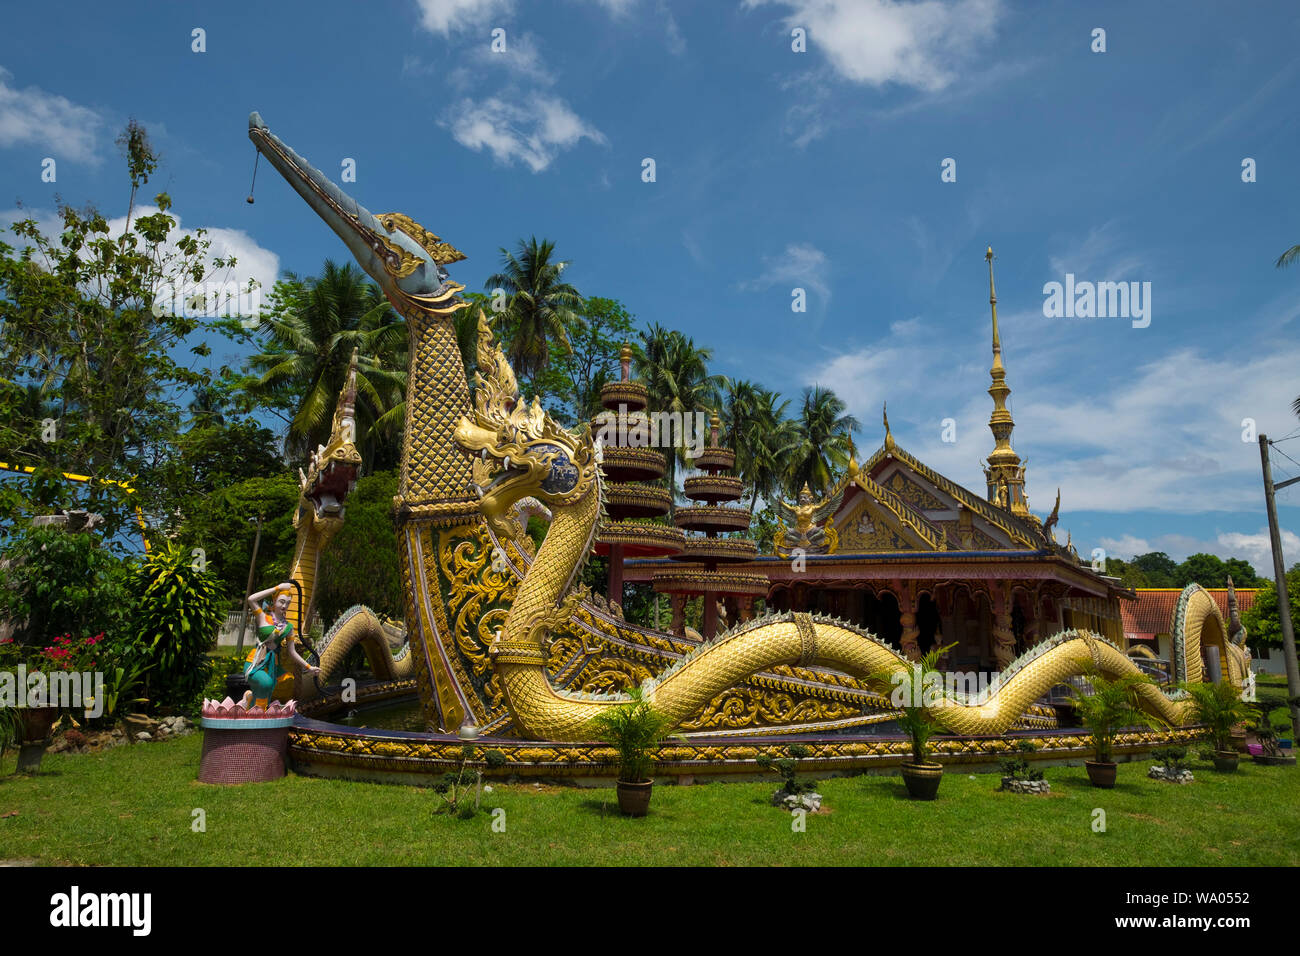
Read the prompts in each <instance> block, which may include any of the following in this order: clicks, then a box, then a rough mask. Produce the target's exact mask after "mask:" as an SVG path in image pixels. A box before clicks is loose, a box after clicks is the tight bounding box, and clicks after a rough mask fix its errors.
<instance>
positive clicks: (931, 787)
mask: <svg viewBox="0 0 1300 956" xmlns="http://www.w3.org/2000/svg"><path fill="white" fill-rule="evenodd" d="M955 646H956V645H953V644H950V645H949V646H948V647H933V648H931V649H930V651H929V652H928V653H926V654H924V655H923V656H922V657H921V659H920V660H918V661H916V662H914V663H913V664H912V666H911V667H910V668H909V669H908V670H906V671H904V672H902V673H899V672H897V671H894V672H890V673H887V674H881V675H878V676H880V677H881V678H883V679H887V680H889V681H890V682H891V683H892V684H894V690H893V692H892V694H891V697H890V700H891V702H892V703H893V704H894V705H895V706H896V707H899V708H900V713H899V717H898V727H899V729H900V730H902V731H903V733H905V734H907V736H908V739H909V741H910V742H911V744H912V759H911V760H910V761H908V762H905V763H904V764H903V765H902V767H900V768H899V770H900V772H901V773H902V775H903V783H904V784H905V785H906V787H907V795H908V796H909V797H911V798H912V799H913V800H933V799H934V798H935V795H936V794H937V793H938V792H939V784H940V783H942V782H943V765H942V764H940V763H938V762H937V761H933V760H931V759H930V738H931V737H933V736H934V735H935V734H936V733H937V732H938V731H939V730H940V729H941V726H940V724H939V722H938V721H936V720H935V719H934V718H933V717H931V716H930V712H929V711H928V710H926V708H925V707H924V706H922V705H923V703H925V698H926V695H927V694H929V693H932V692H933V691H932V688H933V687H934V686H935V685H936V683H937V682H936V681H935V677H936V676H938V675H939V658H940V657H942V656H943V655H944V654H945V653H947V652H948V651H949V650H951V649H952V648H953V647H955ZM927 678H929V679H928V680H927ZM938 686H942V685H941V684H939V685H938Z"/></svg>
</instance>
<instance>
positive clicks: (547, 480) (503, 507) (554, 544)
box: [455, 313, 1186, 740]
mask: <svg viewBox="0 0 1300 956" xmlns="http://www.w3.org/2000/svg"><path fill="white" fill-rule="evenodd" d="M479 325H480V331H479V356H478V363H479V368H480V374H479V375H478V376H476V386H477V388H476V392H475V403H474V412H473V416H472V417H470V416H466V417H464V418H462V419H461V421H460V423H459V424H458V425H457V427H456V431H455V439H456V443H457V444H458V445H459V446H460V447H461V448H462V449H464V450H465V451H466V452H469V453H471V454H477V455H478V456H479V461H477V462H475V478H476V480H477V481H478V482H479V486H480V507H481V508H482V511H483V514H484V516H485V517H486V518H487V520H488V522H489V523H490V524H492V525H493V526H494V528H496V527H497V526H499V525H503V523H504V522H505V521H506V520H507V518H508V516H509V514H510V511H511V508H512V507H513V505H514V504H515V502H517V501H519V500H521V499H523V498H525V497H531V498H535V499H537V500H538V501H541V502H542V503H543V504H545V505H547V506H548V507H549V508H550V509H551V511H552V513H553V515H554V518H553V520H552V522H551V526H550V529H549V530H548V532H547V535H546V538H545V540H544V541H543V543H542V546H541V548H540V549H539V550H538V553H537V556H536V558H535V559H534V560H533V562H532V564H531V566H530V567H529V569H528V572H527V574H526V575H525V577H524V580H523V582H522V584H521V585H520V587H519V591H518V593H517V595H516V597H515V601H514V604H513V605H512V607H511V608H510V611H509V613H508V614H507V616H506V618H505V622H504V625H503V626H502V628H501V629H500V631H499V632H498V634H497V637H496V640H495V641H494V642H493V644H492V646H491V649H490V653H491V656H492V660H493V662H494V669H495V672H496V675H497V677H498V679H499V680H500V682H501V685H502V688H503V690H504V693H505V699H506V703H507V706H508V707H509V708H510V711H511V713H512V714H513V716H514V720H515V724H516V726H517V728H518V729H519V732H520V733H521V734H522V735H524V736H526V737H530V738H533V739H541V740H586V739H589V738H590V736H591V720H592V718H593V717H595V716H596V715H597V714H599V713H600V712H601V711H603V710H605V709H607V708H609V707H612V706H615V705H616V704H617V703H618V702H620V701H625V700H627V699H628V697H627V695H624V694H604V695H593V694H575V693H572V692H566V691H563V690H557V689H556V688H555V687H554V686H553V685H552V683H551V681H550V679H549V678H548V676H547V673H546V662H547V660H548V658H549V654H548V651H547V639H548V636H549V634H550V630H551V628H553V627H557V626H559V625H560V624H562V623H563V622H564V621H565V620H567V619H568V616H569V614H570V612H571V610H572V605H573V603H574V601H575V600H576V598H575V597H574V596H573V595H572V594H571V593H570V592H571V589H572V586H573V583H574V581H575V580H576V578H577V575H578V571H579V569H580V568H581V566H582V564H583V562H584V561H585V560H586V558H587V556H588V554H589V553H590V550H591V544H592V541H593V540H594V538H595V534H596V529H597V526H598V522H599V519H600V515H601V505H602V498H601V494H602V478H601V475H600V469H599V466H598V463H597V461H596V457H595V449H594V446H593V443H592V440H591V435H590V431H589V429H584V430H583V432H582V433H580V434H578V435H574V434H571V433H569V432H568V431H566V430H565V429H563V428H562V427H560V426H559V425H557V424H556V423H555V422H554V421H553V420H552V419H551V418H550V416H549V415H547V414H546V412H545V411H544V410H543V409H542V408H541V406H540V403H538V402H537V401H536V400H534V402H533V403H532V404H531V405H529V404H527V403H526V402H524V401H523V400H522V399H521V398H520V396H519V393H518V390H517V387H516V385H515V377H514V373H513V372H512V371H511V369H510V367H509V365H508V363H507V362H506V360H505V357H504V356H503V355H502V354H501V351H500V350H499V349H498V348H497V347H496V346H495V345H494V344H493V342H492V337H491V333H490V331H489V330H488V327H487V323H486V320H485V319H484V317H483V316H482V314H481V313H480V315H479ZM498 533H500V534H504V533H505V531H504V528H502V529H501V530H500V531H499V532H498ZM778 665H798V666H803V667H827V668H832V669H834V670H837V671H842V672H844V673H847V674H851V675H853V676H855V677H857V678H859V679H860V680H862V681H864V682H865V683H867V684H868V685H870V686H873V687H877V688H881V689H883V690H884V691H885V692H889V690H890V689H891V688H892V687H893V686H895V683H896V682H895V680H894V679H893V675H896V674H897V675H906V674H909V673H911V672H912V669H913V666H914V665H913V664H912V663H911V662H909V661H908V660H906V659H905V658H904V657H902V656H901V655H900V654H899V653H898V652H897V651H895V650H894V649H893V648H892V647H890V646H888V645H887V644H885V643H884V642H883V641H881V640H880V639H879V638H877V637H875V636H874V635H872V634H870V633H868V632H866V631H864V630H861V629H859V628H855V627H850V626H848V625H846V624H843V623H841V622H834V621H831V620H830V619H826V618H819V617H813V616H811V615H808V614H799V613H793V614H785V615H777V616H774V617H769V618H764V619H760V620H757V621H753V622H750V623H748V624H745V625H743V626H741V627H739V628H737V629H735V630H732V631H730V632H727V633H726V634H724V635H722V636H721V637H720V638H718V639H717V640H715V641H713V642H711V643H708V644H705V645H703V646H701V647H699V648H698V649H697V650H696V651H695V652H694V653H692V654H691V655H690V656H688V657H687V658H686V659H685V660H683V661H681V662H680V663H679V664H677V665H676V666H674V667H673V668H671V669H669V670H668V671H667V672H665V673H663V674H661V675H660V676H658V677H657V678H652V679H651V680H650V681H647V682H646V683H645V685H643V687H642V691H643V695H644V698H645V699H646V700H648V701H649V702H650V703H651V704H652V705H653V706H654V707H655V708H656V709H657V710H659V711H660V712H661V713H663V714H664V715H665V716H666V717H667V718H668V719H669V720H670V721H672V723H673V724H674V725H676V724H679V723H681V722H682V721H684V720H686V719H688V718H689V717H690V716H691V715H693V714H695V713H697V712H698V711H699V710H700V709H701V708H703V707H704V706H705V705H706V704H708V702H709V701H711V700H713V699H714V698H715V697H716V696H717V695H718V694H720V693H722V692H724V691H726V690H727V689H728V688H730V687H734V686H735V685H736V684H738V683H741V682H742V681H745V680H747V679H748V678H750V677H752V676H753V675H754V674H756V673H758V672H760V671H764V670H767V669H770V668H772V667H775V666H778ZM1094 668H1095V669H1096V670H1097V671H1100V672H1101V673H1102V674H1104V675H1106V676H1112V677H1116V676H1121V675H1125V674H1139V673H1140V671H1139V670H1138V668H1137V667H1136V665H1134V664H1133V662H1132V661H1131V660H1130V659H1129V658H1128V657H1127V656H1126V655H1125V654H1124V653H1123V652H1122V651H1121V650H1120V649H1119V648H1117V647H1115V646H1114V645H1113V644H1110V643H1109V642H1107V641H1105V640H1104V639H1102V638H1100V637H1098V636H1095V635H1092V634H1090V633H1087V632H1080V631H1067V632H1064V633H1062V634H1059V635H1057V636H1056V637H1054V638H1051V639H1048V640H1047V641H1044V642H1043V643H1041V644H1039V645H1038V646H1037V647H1035V648H1034V649H1033V650H1032V651H1030V652H1029V653H1028V654H1026V655H1024V656H1023V657H1022V658H1021V659H1020V660H1019V661H1016V662H1014V663H1013V664H1012V665H1011V667H1009V668H1008V669H1007V670H1006V671H1004V672H1003V674H1002V675H1000V677H999V679H998V680H997V681H996V682H995V688H996V689H995V690H994V692H993V693H992V694H990V695H987V699H983V700H981V699H972V698H970V697H968V696H966V695H964V694H960V693H957V692H954V691H952V690H949V689H944V690H943V691H942V693H941V694H937V695H935V696H934V699H932V700H929V701H924V700H922V701H920V703H922V704H923V705H924V706H925V707H926V708H927V709H928V710H930V711H931V713H932V715H933V716H934V717H935V719H936V720H938V721H939V723H941V724H942V725H943V726H944V727H946V728H947V729H948V730H949V731H951V732H953V733H958V734H1001V733H1003V732H1004V731H1006V730H1007V729H1008V728H1009V727H1010V726H1011V724H1012V723H1013V722H1014V721H1015V720H1016V719H1017V718H1018V717H1019V716H1020V715H1021V714H1023V713H1024V711H1025V709H1026V708H1027V707H1029V705H1030V704H1031V703H1033V702H1034V701H1035V700H1037V699H1038V698H1039V697H1041V696H1042V695H1043V694H1044V693H1046V692H1047V691H1048V690H1049V689H1050V688H1051V687H1053V686H1054V685H1056V684H1059V683H1061V682H1062V681H1064V680H1066V679H1068V678H1069V677H1071V676H1073V675H1079V674H1084V673H1086V672H1088V671H1089V670H1092V669H1094ZM1139 693H1140V695H1141V696H1140V702H1141V706H1142V707H1143V708H1144V709H1146V710H1147V711H1149V712H1150V713H1151V714H1153V715H1154V716H1155V717H1157V718H1158V719H1159V720H1161V721H1163V722H1165V723H1168V724H1174V725H1176V724H1180V723H1182V722H1184V717H1185V714H1186V705H1185V704H1184V703H1182V702H1180V701H1175V700H1172V699H1170V698H1169V697H1166V696H1165V695H1164V694H1163V693H1161V692H1160V691H1159V690H1157V689H1156V688H1155V687H1154V686H1147V685H1144V686H1142V687H1141V689H1140V691H1139Z"/></svg>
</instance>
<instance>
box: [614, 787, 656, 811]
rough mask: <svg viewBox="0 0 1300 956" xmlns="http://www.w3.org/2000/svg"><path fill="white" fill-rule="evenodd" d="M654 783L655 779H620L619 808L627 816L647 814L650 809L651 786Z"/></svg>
mask: <svg viewBox="0 0 1300 956" xmlns="http://www.w3.org/2000/svg"><path fill="white" fill-rule="evenodd" d="M654 785H655V782H654V781H653V780H643V781H641V782H640V783H628V782H626V781H624V780H620V781H618V809H619V810H620V811H621V812H622V813H623V815H624V816H625V817H643V816H645V815H646V812H647V811H648V810H649V809H650V788H651V787H653V786H654Z"/></svg>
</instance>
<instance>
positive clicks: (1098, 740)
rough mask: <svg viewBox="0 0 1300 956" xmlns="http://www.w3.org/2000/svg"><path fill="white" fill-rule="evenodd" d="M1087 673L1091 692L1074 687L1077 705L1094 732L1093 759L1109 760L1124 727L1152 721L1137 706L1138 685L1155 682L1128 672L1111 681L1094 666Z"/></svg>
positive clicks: (1085, 722)
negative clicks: (1084, 691)
mask: <svg viewBox="0 0 1300 956" xmlns="http://www.w3.org/2000/svg"><path fill="white" fill-rule="evenodd" d="M1086 676H1087V678H1088V682H1089V683H1090V684H1091V685H1092V693H1090V694H1082V693H1080V692H1079V691H1078V690H1077V689H1075V690H1074V695H1075V707H1076V708H1077V709H1078V712H1079V720H1080V721H1081V722H1082V723H1083V726H1084V727H1086V728H1087V729H1088V731H1089V732H1090V733H1091V734H1092V748H1093V758H1094V759H1095V760H1096V762H1097V763H1110V762H1111V759H1110V758H1111V751H1112V749H1113V748H1114V746H1115V735H1116V734H1117V733H1119V732H1120V731H1121V730H1123V729H1124V728H1125V727H1133V726H1136V725H1137V724H1142V723H1148V722H1149V720H1148V718H1147V717H1145V716H1144V715H1143V714H1142V712H1141V711H1139V710H1138V708H1137V688H1138V687H1140V686H1142V685H1144V684H1152V683H1153V681H1152V680H1151V678H1149V677H1147V676H1146V675H1144V674H1125V675H1124V676H1122V677H1117V678H1114V679H1113V680H1112V679H1110V678H1108V677H1106V676H1104V675H1103V674H1101V673H1100V672H1099V671H1097V670H1096V669H1095V668H1093V669H1090V670H1089V671H1088V673H1087V675H1086Z"/></svg>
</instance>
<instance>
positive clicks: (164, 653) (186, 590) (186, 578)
mask: <svg viewBox="0 0 1300 956" xmlns="http://www.w3.org/2000/svg"><path fill="white" fill-rule="evenodd" d="M190 562H191V558H190V553H189V552H188V551H184V550H182V549H181V548H179V547H177V546H176V545H174V544H172V543H168V544H167V545H166V546H165V547H163V548H159V549H156V550H155V551H154V552H153V553H152V554H151V555H150V556H149V559H148V560H147V561H146V562H145V563H144V564H143V565H142V566H141V567H140V569H139V570H138V571H137V572H136V573H135V576H134V578H133V581H132V592H133V593H134V594H135V595H136V597H135V599H134V603H133V604H132V606H131V614H130V626H129V629H128V633H129V634H130V637H131V655H132V657H133V658H134V662H137V663H139V664H140V665H142V666H144V667H147V668H148V670H147V671H146V672H145V674H144V683H145V688H146V692H145V696H146V697H147V698H149V700H151V701H153V702H154V703H155V704H157V705H159V706H163V707H174V708H177V709H182V710H186V711H192V710H194V709H196V708H197V705H198V703H199V697H200V695H201V694H202V692H203V689H204V686H205V685H206V684H207V682H208V672H209V670H210V669H211V667H212V664H211V661H210V660H209V658H208V656H207V655H208V651H209V650H210V649H211V647H212V642H213V640H214V639H215V637H216V633H217V628H219V627H220V626H221V621H222V618H223V613H222V602H221V601H220V599H219V598H218V596H217V585H216V582H215V580H214V578H213V576H212V575H210V574H208V573H207V572H205V571H198V570H195V569H194V567H193V566H192V565H191V563H190Z"/></svg>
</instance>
